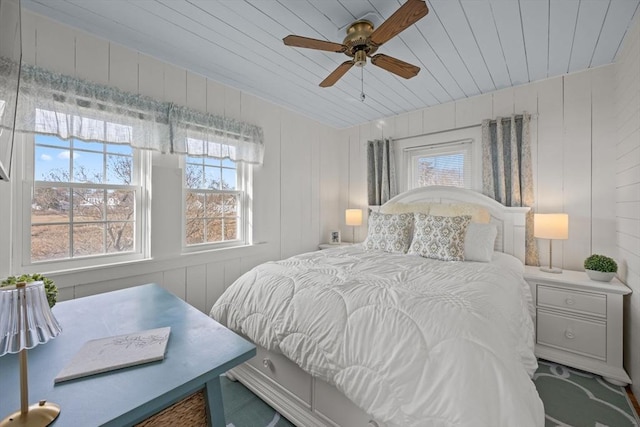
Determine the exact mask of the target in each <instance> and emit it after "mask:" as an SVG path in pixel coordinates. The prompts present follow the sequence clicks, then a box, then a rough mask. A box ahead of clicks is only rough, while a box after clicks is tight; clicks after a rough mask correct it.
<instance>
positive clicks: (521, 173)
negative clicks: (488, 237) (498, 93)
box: [482, 113, 539, 265]
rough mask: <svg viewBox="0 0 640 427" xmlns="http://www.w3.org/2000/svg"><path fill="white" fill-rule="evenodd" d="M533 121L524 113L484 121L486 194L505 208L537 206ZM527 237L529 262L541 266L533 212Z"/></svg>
mask: <svg viewBox="0 0 640 427" xmlns="http://www.w3.org/2000/svg"><path fill="white" fill-rule="evenodd" d="M530 120H531V115H529V114H527V113H524V114H522V115H512V116H511V117H498V118H496V120H483V122H482V192H483V193H484V194H486V195H487V196H489V197H491V198H492V199H495V200H497V201H498V202H500V203H502V204H503V205H505V206H528V207H532V206H533V204H534V198H533V165H532V163H531V138H530V133H529V122H530ZM526 238H527V242H526V257H525V263H526V264H527V265H539V261H538V246H537V244H536V240H535V239H534V237H533V212H532V211H530V212H529V213H528V214H527V226H526Z"/></svg>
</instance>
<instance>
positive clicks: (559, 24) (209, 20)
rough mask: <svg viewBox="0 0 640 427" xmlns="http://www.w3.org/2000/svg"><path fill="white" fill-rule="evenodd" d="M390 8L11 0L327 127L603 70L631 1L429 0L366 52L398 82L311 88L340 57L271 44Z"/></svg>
mask: <svg viewBox="0 0 640 427" xmlns="http://www.w3.org/2000/svg"><path fill="white" fill-rule="evenodd" d="M402 3H404V0H244V1H243V0H22V5H23V7H24V8H26V9H28V10H31V11H34V12H36V13H38V14H41V15H45V16H48V17H50V18H52V19H54V20H57V21H60V22H62V23H64V24H66V25H69V26H71V27H75V28H79V29H81V30H84V31H87V32H89V33H92V34H94V35H96V36H98V37H102V38H105V39H107V40H110V41H113V42H116V43H119V44H122V45H125V46H128V47H130V48H132V49H135V50H137V51H140V52H143V53H145V54H148V55H152V56H154V57H156V58H158V59H161V60H164V61H166V62H169V63H172V64H175V65H177V66H180V67H183V68H186V69H189V70H192V71H194V72H197V73H199V74H202V75H204V76H206V77H208V78H210V79H212V80H216V81H218V82H221V83H223V84H226V85H229V86H232V87H235V88H237V89H240V90H242V91H245V92H247V93H251V94H254V95H256V96H259V97H261V98H264V99H267V100H269V101H272V102H274V103H276V104H279V105H282V106H284V107H287V108H290V109H292V110H294V111H297V112H300V113H302V114H305V115H307V116H309V117H311V118H314V119H316V120H318V121H320V122H323V123H325V124H328V125H330V126H333V127H336V128H344V127H349V126H353V125H357V124H360V123H364V122H368V121H371V120H375V119H378V118H381V117H387V116H391V115H395V114H401V113H404V112H407V111H412V110H415V109H419V108H424V107H427V106H433V105H436V104H440V103H446V102H449V101H452V100H456V99H461V98H465V97H471V96H474V95H478V94H482V93H487V92H491V91H494V90H497V89H502V88H506V87H510V86H516V85H520V84H524V83H528V82H532V81H535V80H540V79H544V78H547V77H552V76H557V75H562V74H566V73H571V72H575V71H579V70H583V69H587V68H591V67H597V66H599V65H603V64H609V63H611V62H613V61H614V59H615V57H616V54H617V52H618V50H619V49H620V46H621V42H622V40H623V38H624V35H625V33H626V31H627V28H628V27H629V25H630V23H631V21H632V19H633V16H634V14H636V13H638V4H639V3H640V0H429V1H427V4H428V6H429V10H430V12H429V14H428V15H427V16H426V17H425V18H423V19H422V20H420V21H419V22H418V23H417V24H415V25H413V26H411V27H410V28H408V29H407V30H405V31H403V32H402V33H401V34H400V35H399V36H396V37H395V38H393V39H391V40H390V41H388V42H387V43H385V44H384V45H383V46H382V47H381V48H380V49H379V50H378V53H384V54H387V55H390V56H393V57H396V58H398V59H401V60H403V61H406V62H409V63H412V64H415V65H417V66H419V67H420V68H421V71H420V73H419V74H418V75H417V76H416V77H414V78H412V79H410V80H405V79H403V78H400V77H397V76H395V75H393V74H391V73H389V72H387V71H385V70H383V69H381V68H378V67H376V66H374V65H372V64H370V63H369V64H367V65H366V66H365V67H364V68H362V69H361V68H357V67H353V68H352V69H351V70H350V71H349V72H348V73H347V74H346V75H345V76H344V77H343V78H342V79H340V80H339V81H338V83H337V84H335V85H334V86H333V87H330V88H320V87H319V86H318V84H319V83H320V82H321V81H322V80H323V79H324V78H325V77H326V76H327V75H328V74H329V73H331V72H332V71H333V70H334V69H335V68H336V67H337V66H338V65H339V64H341V63H342V62H343V61H345V60H347V59H349V58H348V57H347V56H345V55H344V54H341V53H329V52H322V51H317V50H311V49H300V48H293V47H287V46H285V45H284V44H283V43H282V38H283V37H285V36H286V35H288V34H296V35H301V36H305V37H311V38H317V39H322V40H328V41H333V42H338V43H342V40H343V38H344V34H345V33H344V31H345V28H346V27H347V26H348V25H349V24H350V23H351V22H353V21H355V20H357V19H360V18H362V17H365V16H366V17H368V18H369V19H371V20H372V21H374V24H376V25H379V24H380V23H382V22H383V21H384V19H386V18H388V17H389V16H390V15H391V14H392V13H393V12H394V11H395V10H396V9H398V8H399V7H400V5H401V4H402ZM361 72H362V75H361ZM361 86H364V92H365V94H366V99H365V101H364V102H361V101H360V92H361Z"/></svg>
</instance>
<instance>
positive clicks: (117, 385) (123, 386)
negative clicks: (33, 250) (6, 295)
mask: <svg viewBox="0 0 640 427" xmlns="http://www.w3.org/2000/svg"><path fill="white" fill-rule="evenodd" d="M53 313H54V314H55V316H56V318H57V319H58V321H59V322H60V324H61V325H62V329H63V330H62V333H61V334H60V335H59V336H58V337H57V338H55V339H54V340H52V341H49V342H48V343H46V344H43V345H39V346H37V347H35V348H34V349H32V350H29V351H28V363H29V403H36V402H37V401H38V400H41V399H46V400H48V401H50V402H54V403H57V404H58V405H60V408H61V412H60V416H59V417H58V419H57V420H56V421H55V422H54V424H52V427H65V426H68V427H80V426H82V427H91V426H129V425H132V424H135V423H137V422H140V421H142V420H144V419H146V418H148V417H149V416H151V415H153V414H155V413H157V412H159V411H160V410H162V409H164V408H166V407H167V406H170V405H171V404H173V403H175V402H177V401H179V400H181V399H183V398H184V397H187V396H188V395H190V394H192V393H194V392H195V391H197V390H200V389H202V388H203V387H204V388H205V391H206V393H205V395H206V398H207V401H208V408H209V411H208V413H209V419H210V421H211V424H212V425H213V426H214V427H218V426H220V427H224V426H225V420H224V411H223V407H222V394H221V390H220V380H219V376H220V374H222V373H224V372H226V371H227V370H228V369H230V368H233V367H234V366H236V365H239V364H240V363H242V362H244V361H246V360H248V359H250V358H252V357H253V356H254V355H255V354H256V349H255V346H254V345H253V344H251V343H250V342H248V341H246V340H245V339H243V338H241V337H239V336H238V335H236V334H234V333H233V332H231V331H230V330H228V329H226V328H225V327H223V326H221V325H220V324H218V323H217V322H215V321H214V320H213V319H211V318H209V317H208V316H207V315H205V314H203V313H202V312H200V311H198V310H196V309H195V308H193V307H192V306H190V305H189V304H187V303H185V302H184V301H182V300H181V299H179V298H178V297H176V296H174V295H172V294H171V293H169V292H167V291H165V290H164V289H162V288H161V287H160V286H158V285H155V284H150V285H143V286H137V287H134V288H129V289H124V290H121V291H116V292H109V293H105V294H100V295H94V296H90V297H86V298H79V299H76V300H71V301H65V302H61V303H58V304H57V305H56V306H55V307H54V308H53ZM163 326H170V327H171V335H170V337H169V343H168V344H167V351H166V355H165V359H164V360H163V361H160V362H152V363H148V364H144V365H139V366H134V367H131V368H126V369H121V370H117V371H112V372H107V373H104V374H99V375H93V376H89V377H85V378H80V379H77V380H73V381H68V382H63V383H59V384H56V385H55V386H54V383H53V379H54V378H55V376H56V375H57V374H58V372H60V370H61V369H62V368H63V367H64V366H65V365H66V364H67V363H68V362H69V360H71V358H72V357H73V356H74V355H75V353H76V352H77V351H78V350H79V349H80V347H81V346H82V345H83V344H84V343H85V342H86V341H88V340H91V339H95V338H102V337H107V336H113V335H120V334H126V333H131V332H136V331H142V330H145V329H153V328H160V327H163ZM19 387H20V382H19V369H18V358H17V355H6V356H3V357H0V390H1V397H0V418H4V417H5V416H7V415H9V414H10V413H12V412H14V411H16V410H18V409H20V393H19Z"/></svg>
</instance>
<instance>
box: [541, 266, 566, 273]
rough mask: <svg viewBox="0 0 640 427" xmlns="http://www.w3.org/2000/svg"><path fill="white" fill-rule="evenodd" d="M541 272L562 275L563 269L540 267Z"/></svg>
mask: <svg viewBox="0 0 640 427" xmlns="http://www.w3.org/2000/svg"><path fill="white" fill-rule="evenodd" d="M540 271H544V272H545V273H556V274H559V273H562V269H561V268H560V267H540Z"/></svg>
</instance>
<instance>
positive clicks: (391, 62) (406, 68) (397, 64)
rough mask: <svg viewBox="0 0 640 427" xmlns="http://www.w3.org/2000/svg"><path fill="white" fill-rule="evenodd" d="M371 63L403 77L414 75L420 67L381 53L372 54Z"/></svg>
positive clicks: (408, 77) (407, 77)
mask: <svg viewBox="0 0 640 427" xmlns="http://www.w3.org/2000/svg"><path fill="white" fill-rule="evenodd" d="M371 63H372V64H373V65H376V66H378V67H380V68H383V69H385V70H387V71H390V72H392V73H393V74H396V75H398V76H400V77H404V78H405V79H410V78H411V77H415V76H416V75H417V74H418V73H419V72H420V67H416V66H415V65H411V64H409V63H408V62H404V61H401V60H399V59H397V58H393V57H391V56H387V55H384V54H382V53H379V54H377V55H373V56H372V57H371Z"/></svg>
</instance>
